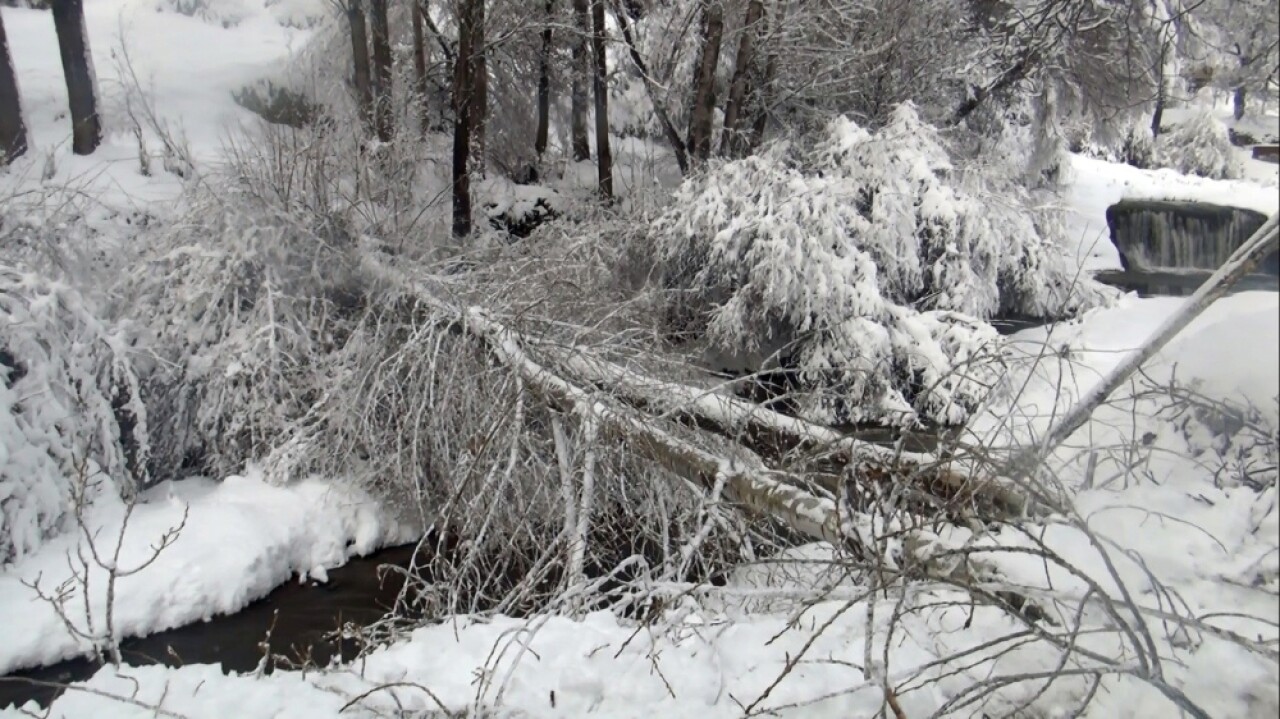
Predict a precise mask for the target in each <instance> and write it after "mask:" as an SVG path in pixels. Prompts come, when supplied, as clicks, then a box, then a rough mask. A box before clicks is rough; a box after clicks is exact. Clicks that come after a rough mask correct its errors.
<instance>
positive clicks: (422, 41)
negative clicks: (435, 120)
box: [410, 0, 431, 137]
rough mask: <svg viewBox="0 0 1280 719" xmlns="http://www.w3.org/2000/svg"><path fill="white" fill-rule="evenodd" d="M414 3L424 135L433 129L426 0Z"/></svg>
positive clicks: (415, 56) (416, 67)
mask: <svg viewBox="0 0 1280 719" xmlns="http://www.w3.org/2000/svg"><path fill="white" fill-rule="evenodd" d="M410 2H412V4H413V9H412V13H413V79H414V87H413V89H414V94H415V95H417V106H418V126H419V132H421V133H422V136H423V137H426V135H427V133H428V132H430V131H431V115H430V112H429V109H430V106H429V105H428V103H427V94H428V85H427V39H426V35H425V33H424V32H423V27H422V18H423V15H424V14H425V13H426V8H425V7H423V3H425V2H426V0H410Z"/></svg>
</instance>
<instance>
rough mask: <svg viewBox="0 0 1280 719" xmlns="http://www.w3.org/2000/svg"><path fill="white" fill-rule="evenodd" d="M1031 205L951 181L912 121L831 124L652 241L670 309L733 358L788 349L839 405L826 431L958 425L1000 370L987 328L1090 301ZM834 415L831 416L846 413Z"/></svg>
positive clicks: (710, 178) (704, 185) (670, 219)
mask: <svg viewBox="0 0 1280 719" xmlns="http://www.w3.org/2000/svg"><path fill="white" fill-rule="evenodd" d="M1046 219H1047V216H1046V218H1042V217H1040V216H1038V208H1035V207H1033V206H1032V205H1031V196H1030V195H1029V193H1027V192H1026V191H1024V190H1021V189H1019V188H1018V187H1017V186H1016V185H1015V184H1013V183H1011V182H1007V181H1006V182H1000V183H996V182H986V181H983V178H980V177H978V176H976V175H973V174H970V173H965V172H962V171H959V170H958V169H957V168H955V167H953V166H952V163H951V161H950V159H949V156H948V152H947V150H946V148H945V147H944V146H943V144H942V142H941V140H940V139H939V138H938V135H937V132H936V131H935V130H934V129H933V128H932V127H930V126H929V125H927V124H925V123H924V122H922V121H921V120H920V118H919V116H918V115H917V113H916V111H915V109H914V107H912V106H911V105H910V104H904V105H901V106H900V107H898V108H897V110H896V111H895V112H894V113H893V115H892V118H891V121H890V123H889V124H888V125H887V126H885V127H884V128H883V129H881V130H880V131H879V132H876V133H875V134H872V133H870V132H868V131H867V130H865V129H864V128H862V127H859V126H858V125H857V124H855V123H854V122H853V121H851V120H849V119H845V118H839V119H836V120H833V121H832V122H831V123H830V124H829V125H828V127H827V128H826V132H825V133H824V134H823V135H822V136H821V137H820V138H819V140H818V141H817V142H816V143H815V144H814V145H813V146H812V147H809V148H799V147H796V146H794V145H791V144H787V143H780V144H776V145H774V146H773V147H771V148H769V149H767V150H766V151H764V152H762V153H761V154H759V155H756V156H752V157H748V158H746V159H743V160H740V161H735V162H728V163H722V164H717V165H714V166H713V167H712V168H711V169H710V170H708V171H707V172H706V173H705V174H703V175H701V176H698V177H695V178H693V179H692V180H690V181H689V182H687V183H686V184H685V185H684V186H683V187H682V188H681V189H680V190H679V192H678V193H677V194H676V197H675V200H674V202H673V203H672V205H671V207H670V209H669V211H667V212H666V213H665V214H664V215H663V216H662V217H661V218H659V219H658V220H657V221H656V222H655V224H654V226H653V235H654V238H655V240H656V243H657V248H656V250H657V253H658V259H659V263H660V264H661V266H662V270H663V273H664V275H665V282H666V284H667V286H669V287H672V288H676V289H679V290H683V291H684V292H680V293H676V299H673V302H676V303H679V304H680V305H682V306H684V308H685V309H686V310H687V311H691V312H692V313H693V314H694V315H695V321H697V322H700V321H701V320H702V318H705V321H706V331H707V335H708V337H709V339H710V340H711V342H712V344H713V345H714V346H716V347H718V348H719V349H721V350H723V351H727V352H729V353H752V352H758V351H760V350H761V349H762V348H768V347H773V348H777V347H780V346H783V345H789V346H788V347H786V349H785V350H784V352H785V353H786V354H788V355H789V356H788V357H785V359H786V360H787V363H788V364H789V365H790V366H791V367H792V368H794V369H796V370H798V371H799V373H800V376H801V378H802V379H804V380H805V381H806V382H807V383H808V384H811V385H822V386H826V387H830V388H835V389H836V390H837V395H838V397H837V398H836V399H835V400H831V399H826V400H818V401H817V402H815V403H810V405H809V406H807V407H806V408H805V411H807V412H809V413H811V414H812V415H814V416H816V417H821V418H825V419H829V418H831V416H832V413H833V411H835V410H836V409H837V406H843V407H844V409H843V410H841V411H839V412H835V414H836V416H837V418H839V419H847V420H853V421H861V420H880V421H886V420H887V421H894V422H911V421H915V420H917V419H929V420H935V421H941V422H958V421H961V420H963V419H964V417H965V415H966V413H967V411H968V409H969V408H970V407H972V406H973V405H974V403H975V402H976V401H978V399H979V398H980V397H981V396H982V395H983V394H984V393H985V392H986V391H987V388H988V386H989V383H990V381H991V380H992V379H993V373H994V372H995V371H996V368H995V365H994V363H995V361H996V359H997V358H998V351H997V348H996V344H997V343H996V337H995V333H994V332H993V331H992V330H991V329H990V327H989V326H987V325H986V324H985V323H983V322H981V321H980V320H981V319H985V318H991V317H994V316H997V315H1011V314H1019V315H1025V316H1033V317H1046V318H1048V317H1061V316H1066V315H1070V314H1072V313H1074V312H1076V311H1078V310H1079V309H1080V308H1081V307H1083V306H1086V305H1088V304H1089V303H1091V302H1092V301H1094V299H1095V297H1094V295H1093V293H1092V288H1091V286H1090V285H1089V283H1088V282H1077V281H1076V279H1075V278H1073V277H1072V276H1071V274H1070V272H1069V270H1068V264H1067V263H1066V262H1065V261H1064V258H1063V257H1062V254H1061V251H1060V249H1059V247H1058V245H1057V244H1056V242H1055V238H1054V237H1053V235H1052V228H1053V226H1052V224H1051V223H1049V222H1046V221H1045V220H1046ZM833 401H834V404H833Z"/></svg>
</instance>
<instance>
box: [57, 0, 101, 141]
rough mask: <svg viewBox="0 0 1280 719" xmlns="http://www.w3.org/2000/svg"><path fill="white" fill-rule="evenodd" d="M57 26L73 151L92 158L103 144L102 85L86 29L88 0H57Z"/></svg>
mask: <svg viewBox="0 0 1280 719" xmlns="http://www.w3.org/2000/svg"><path fill="white" fill-rule="evenodd" d="M53 27H54V30H55V31H56V32H57V34H58V52H59V54H60V55H61V56H62V74H63V76H64V77H65V78H66V81H67V100H68V103H69V105H70V108H71V150H72V152H74V153H76V154H77V155H90V154H93V151H94V150H96V149H98V145H99V144H100V143H101V142H102V123H101V120H100V118H99V117H98V82H97V79H96V78H95V77H94V73H93V57H92V56H91V55H90V54H89V34H88V31H87V30H86V28H85V26H84V0H55V1H54V2H53Z"/></svg>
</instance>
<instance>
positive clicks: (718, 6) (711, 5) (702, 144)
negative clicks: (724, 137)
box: [688, 0, 724, 161]
mask: <svg viewBox="0 0 1280 719" xmlns="http://www.w3.org/2000/svg"><path fill="white" fill-rule="evenodd" d="M723 36H724V5H723V4H722V3H721V0H702V29H701V37H702V48H701V50H700V52H699V55H698V64H697V71H696V72H697V75H696V76H695V79H694V83H693V87H694V91H693V92H694V99H693V110H692V112H691V113H690V116H689V139H688V145H689V154H690V155H692V156H693V158H694V159H695V160H703V161H705V160H706V159H707V158H708V157H710V155H711V121H712V119H713V116H714V114H715V106H716V67H717V66H718V65H719V64H720V44H721V40H722V38H723Z"/></svg>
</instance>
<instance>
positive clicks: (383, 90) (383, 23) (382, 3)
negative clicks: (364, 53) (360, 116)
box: [369, 0, 395, 142]
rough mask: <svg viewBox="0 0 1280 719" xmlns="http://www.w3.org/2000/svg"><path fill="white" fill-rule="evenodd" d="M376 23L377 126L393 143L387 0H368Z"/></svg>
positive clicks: (374, 40)
mask: <svg viewBox="0 0 1280 719" xmlns="http://www.w3.org/2000/svg"><path fill="white" fill-rule="evenodd" d="M369 10H370V14H371V17H370V20H371V21H372V22H371V24H372V26H373V28H372V29H373V93H374V106H373V117H374V129H375V130H376V131H377V134H378V139H379V140H381V141H383V142H390V141H391V136H392V135H393V134H394V132H395V114H394V113H395V108H394V107H393V106H392V104H391V89H392V88H391V83H392V77H393V76H392V68H391V32H390V28H389V27H388V24H387V0H369Z"/></svg>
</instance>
